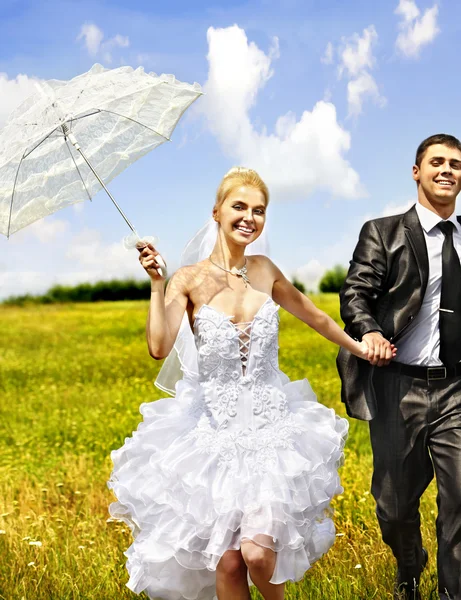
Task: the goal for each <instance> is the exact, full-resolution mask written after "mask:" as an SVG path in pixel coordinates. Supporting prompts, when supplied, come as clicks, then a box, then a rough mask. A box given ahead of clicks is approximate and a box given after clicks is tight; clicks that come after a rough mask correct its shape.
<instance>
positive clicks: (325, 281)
mask: <svg viewBox="0 0 461 600" xmlns="http://www.w3.org/2000/svg"><path fill="white" fill-rule="evenodd" d="M346 276H347V269H346V268H345V267H343V266H342V265H335V266H334V267H333V268H332V269H330V270H329V271H326V272H325V273H324V275H323V277H322V279H321V280H320V284H319V289H320V291H321V292H324V293H328V292H330V293H336V294H337V293H338V292H339V290H340V289H341V287H342V285H343V283H344V281H345V280H346Z"/></svg>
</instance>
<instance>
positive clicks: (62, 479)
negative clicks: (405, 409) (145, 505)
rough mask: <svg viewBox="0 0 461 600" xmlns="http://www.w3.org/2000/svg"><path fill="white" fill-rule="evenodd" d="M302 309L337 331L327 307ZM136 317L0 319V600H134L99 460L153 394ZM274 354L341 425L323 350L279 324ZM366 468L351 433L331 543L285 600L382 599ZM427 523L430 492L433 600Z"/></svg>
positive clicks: (354, 429)
mask: <svg viewBox="0 0 461 600" xmlns="http://www.w3.org/2000/svg"><path fill="white" fill-rule="evenodd" d="M314 301H315V302H316V303H317V304H318V305H319V306H320V307H321V308H323V309H324V310H326V311H327V312H328V313H329V314H331V315H332V316H333V317H334V318H335V319H337V320H338V321H339V315H338V303H337V300H336V298H335V297H334V296H328V295H325V296H319V297H315V298H314ZM146 313H147V303H146V302H120V303H100V304H75V305H63V306H58V305H47V306H34V307H29V308H28V307H24V308H15V307H0V599H2V600H64V599H70V598H79V599H83V598H85V599H91V600H92V599H95V600H96V599H98V600H122V599H127V598H136V597H137V596H135V595H134V594H132V593H131V592H130V591H129V590H128V589H127V588H126V587H125V582H126V581H127V574H126V571H125V567H124V556H123V551H124V550H125V549H126V548H127V546H128V545H129V544H130V533H129V531H128V530H127V528H126V527H124V526H123V525H121V524H120V523H117V522H113V521H110V520H108V517H109V515H108V513H107V506H108V504H109V503H110V502H111V500H112V496H111V493H110V492H109V490H108V489H107V487H106V481H107V479H108V477H109V473H110V470H111V462H110V458H109V454H110V451H111V450H112V449H114V448H118V447H119V446H120V445H121V444H122V443H123V440H124V438H125V437H127V436H129V435H130V434H131V432H132V431H133V430H134V429H135V428H136V426H137V424H138V422H139V420H140V415H139V413H138V407H139V404H140V403H141V402H146V401H149V400H155V399H156V398H159V397H161V395H162V394H161V392H159V390H157V388H155V387H154V385H153V380H154V378H155V376H156V373H157V371H158V369H159V366H160V365H159V364H158V363H156V362H155V361H153V360H152V359H151V358H150V357H149V355H148V352H147V347H146V344H145V339H144V323H145V317H146ZM280 347H281V351H280V352H281V354H280V365H281V368H282V369H283V370H284V371H285V372H286V373H287V375H289V377H290V378H292V379H301V378H303V377H307V378H308V379H309V380H310V382H311V384H312V386H313V388H314V390H315V391H316V392H317V394H318V396H319V400H320V401H321V402H323V403H324V404H326V405H328V406H332V407H334V408H335V409H336V410H337V411H338V413H340V414H341V415H342V416H344V415H345V411H344V408H343V406H342V405H341V403H340V401H339V380H338V377H337V374H336V368H335V356H336V351H337V349H336V347H335V346H333V345H332V344H330V343H329V342H326V341H325V340H323V339H322V338H320V336H318V335H317V334H315V333H314V332H313V331H311V330H309V329H308V328H307V327H306V326H304V325H303V324H301V323H299V322H298V321H296V320H295V319H294V317H291V315H288V314H286V313H282V321H281V339H280ZM171 401H172V402H174V399H172V400H171ZM371 464H372V460H371V453H370V447H369V440H368V429H367V425H366V424H365V423H362V422H358V421H351V429H350V437H349V441H348V444H347V447H346V462H345V465H344V467H343V468H342V472H341V475H342V481H343V485H344V488H345V492H344V494H343V495H341V496H340V497H338V498H337V499H336V501H335V503H334V506H335V511H336V512H335V520H336V525H337V534H338V537H337V541H336V544H335V546H334V547H333V548H332V550H331V551H330V552H329V553H328V554H327V555H326V556H325V557H323V558H322V559H321V560H320V561H318V562H317V563H316V564H315V566H314V567H313V568H312V569H311V570H310V571H309V572H308V573H307V575H306V576H305V578H304V580H303V581H302V582H299V583H297V584H289V585H288V586H287V593H286V598H287V599H288V600H295V599H303V600H310V599H312V600H314V599H316V600H317V599H328V600H334V599H338V600H339V599H341V600H348V599H353V600H358V599H360V600H364V599H368V598H370V599H371V598H375V599H377V600H382V599H386V598H392V594H391V590H392V584H393V577H394V562H393V558H392V556H391V553H390V551H389V550H388V549H387V548H386V547H385V546H384V544H383V543H382V542H381V540H380V535H379V530H378V525H377V522H376V519H375V515H374V503H373V498H372V497H371V495H370V494H369V491H368V490H369V487H370V477H371ZM435 514H436V506H435V488H434V486H431V488H430V489H429V490H428V492H427V493H426V495H425V497H424V499H423V503H422V515H423V537H424V543H425V545H426V547H427V548H428V550H429V553H430V561H429V567H428V569H427V570H426V571H425V573H424V576H423V580H422V588H421V589H422V594H423V598H424V599H429V598H433V599H435V598H437V595H436V592H435V590H436V566H435V553H436V545H435V527H434V521H435ZM253 595H254V598H259V596H258V595H257V594H256V592H255V591H253Z"/></svg>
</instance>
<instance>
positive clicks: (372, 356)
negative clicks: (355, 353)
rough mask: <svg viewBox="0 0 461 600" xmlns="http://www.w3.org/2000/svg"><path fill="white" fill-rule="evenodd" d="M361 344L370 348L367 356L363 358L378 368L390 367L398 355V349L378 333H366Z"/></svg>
mask: <svg viewBox="0 0 461 600" xmlns="http://www.w3.org/2000/svg"><path fill="white" fill-rule="evenodd" d="M361 344H365V345H366V346H367V347H368V351H367V356H365V357H362V358H365V359H366V360H368V361H369V362H370V364H372V365H375V366H377V367H384V366H385V365H388V364H389V363H390V362H391V360H392V359H393V358H395V357H396V355H397V348H396V347H395V346H394V344H391V343H390V342H389V340H386V338H385V337H384V336H383V335H381V333H379V332H378V331H371V332H370V333H366V334H365V335H364V336H363V338H362V342H361Z"/></svg>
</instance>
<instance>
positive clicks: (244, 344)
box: [234, 321, 253, 373]
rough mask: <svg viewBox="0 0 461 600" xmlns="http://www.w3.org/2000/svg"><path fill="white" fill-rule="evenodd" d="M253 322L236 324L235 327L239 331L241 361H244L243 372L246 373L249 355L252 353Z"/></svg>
mask: <svg viewBox="0 0 461 600" xmlns="http://www.w3.org/2000/svg"><path fill="white" fill-rule="evenodd" d="M252 324H253V321H248V322H244V323H234V325H235V327H236V328H237V329H238V330H239V351H240V360H241V361H242V370H243V373H245V371H246V368H247V362H248V355H249V352H250V340H251V326H252Z"/></svg>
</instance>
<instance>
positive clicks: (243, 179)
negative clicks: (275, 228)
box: [214, 167, 269, 209]
mask: <svg viewBox="0 0 461 600" xmlns="http://www.w3.org/2000/svg"><path fill="white" fill-rule="evenodd" d="M242 185H246V186H249V187H253V188H255V189H257V190H259V191H260V192H261V193H262V195H263V196H264V201H265V203H266V206H267V205H268V204H269V190H268V189H267V185H266V184H265V183H264V181H263V180H262V179H261V177H260V176H259V175H258V173H256V171H253V169H247V168H246V167H232V169H229V171H227V173H226V174H225V175H224V177H223V179H222V181H221V183H220V184H219V187H218V191H217V192H216V201H215V205H214V208H215V209H216V208H219V207H220V206H221V204H222V203H223V202H224V200H225V199H226V198H227V197H228V196H229V194H230V193H231V192H233V191H234V190H235V189H236V188H238V187H241V186H242Z"/></svg>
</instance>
